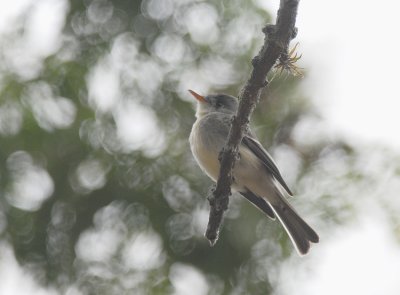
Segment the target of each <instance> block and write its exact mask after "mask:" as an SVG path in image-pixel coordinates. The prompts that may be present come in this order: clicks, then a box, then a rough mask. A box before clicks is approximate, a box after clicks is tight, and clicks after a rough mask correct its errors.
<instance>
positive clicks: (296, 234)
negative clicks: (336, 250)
mask: <svg viewBox="0 0 400 295" xmlns="http://www.w3.org/2000/svg"><path fill="white" fill-rule="evenodd" d="M272 208H273V210H274V212H275V214H276V215H277V216H278V219H279V220H280V221H281V223H282V225H283V226H284V228H285V229H286V231H287V233H288V234H289V237H290V239H291V240H292V242H293V244H294V245H295V247H296V249H297V251H298V252H299V253H300V254H301V255H304V254H307V252H308V250H310V242H312V243H318V241H319V237H318V234H317V233H316V232H315V231H314V230H313V229H312V228H311V227H310V226H309V225H308V224H307V223H306V222H305V221H304V220H303V219H302V218H301V217H300V216H299V215H298V214H297V213H296V211H295V210H294V209H293V208H292V206H291V205H290V204H289V203H288V202H287V201H286V200H285V199H284V198H283V197H280V201H279V204H272Z"/></svg>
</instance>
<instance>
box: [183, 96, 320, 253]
mask: <svg viewBox="0 0 400 295" xmlns="http://www.w3.org/2000/svg"><path fill="white" fill-rule="evenodd" d="M189 92H190V93H191V94H192V95H193V96H194V97H195V98H196V99H197V101H198V103H197V112H196V118H197V120H196V122H195V123H194V124H193V127H192V131H191V133H190V138H189V142H190V148H191V150H192V153H193V155H194V157H195V159H196V161H197V163H198V164H199V166H200V168H201V169H202V170H203V171H204V172H205V173H206V174H207V175H208V176H209V177H210V178H211V179H212V180H214V181H217V179H218V175H219V168H220V163H219V160H218V156H219V152H220V151H221V149H222V148H223V147H224V146H225V143H226V140H227V137H228V133H229V129H230V126H231V119H232V116H233V115H234V114H236V111H237V108H238V105H239V103H238V99H237V98H236V97H233V96H230V95H226V94H215V95H207V96H202V95H199V94H197V93H196V92H194V91H192V90H189ZM239 155H240V157H239V159H238V160H237V161H236V164H235V167H234V170H233V176H234V183H233V184H232V189H233V190H234V191H237V192H239V193H240V194H242V195H243V196H244V197H245V198H246V199H247V200H249V201H250V202H251V203H253V205H255V206H256V207H257V208H259V209H260V210H261V211H263V212H264V213H265V214H266V215H267V216H269V217H270V218H272V219H275V217H278V219H279V221H280V222H281V223H282V225H283V227H284V228H285V230H286V231H287V233H288V234H289V237H290V239H291V240H292V242H293V244H294V245H295V247H296V249H297V251H298V252H299V254H300V255H304V254H306V253H307V252H308V251H309V249H310V242H313V243H318V241H319V237H318V235H317V233H316V232H315V231H314V230H313V229H312V228H311V227H310V226H309V225H308V224H307V223H306V222H305V221H304V220H303V219H302V218H301V217H300V216H299V215H298V214H297V213H296V211H295V210H294V209H293V207H292V206H291V205H290V204H289V203H288V201H287V200H286V196H292V195H293V194H292V192H291V191H290V189H289V187H288V186H287V184H286V183H285V181H284V180H283V178H282V175H281V173H280V172H279V170H278V168H277V166H276V164H275V162H274V161H273V160H272V158H271V156H270V155H269V154H268V152H267V151H266V150H265V149H264V148H263V147H262V145H261V144H260V142H259V141H258V140H257V139H256V138H255V136H254V135H253V134H252V133H251V131H249V132H247V133H246V134H245V135H244V137H243V140H242V142H241V144H240V146H239Z"/></svg>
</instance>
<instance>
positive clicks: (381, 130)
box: [276, 0, 400, 148]
mask: <svg viewBox="0 0 400 295" xmlns="http://www.w3.org/2000/svg"><path fill="white" fill-rule="evenodd" d="M276 2H278V1H276ZM399 8H400V3H399V2H398V1H393V0H382V1H365V0H364V1H363V0H353V1H344V0H339V1H318V0H308V1H301V2H300V10H299V15H298V22H297V24H298V27H299V30H300V32H299V40H300V44H301V51H302V52H303V53H304V54H303V56H304V62H305V63H306V65H307V69H309V70H310V75H309V78H308V79H307V81H306V83H305V86H306V87H305V88H306V90H307V93H308V94H309V95H310V97H311V98H312V99H313V101H314V102H315V103H316V104H317V105H319V106H320V108H321V110H322V113H323V115H324V116H325V118H326V119H327V121H328V122H329V123H330V124H331V126H332V127H333V128H334V129H336V130H339V131H340V133H342V134H344V135H346V136H347V137H348V138H353V139H354V141H356V140H359V139H361V140H363V141H367V142H369V143H383V144H385V145H390V146H392V147H394V148H398V147H400V135H399V126H400V115H399V110H400V100H399V98H400V96H399V90H398V79H399V77H400V76H399V68H400V59H399V58H398V52H400V41H399V38H398V36H399V33H398V28H399V24H398V21H397V20H398V11H399Z"/></svg>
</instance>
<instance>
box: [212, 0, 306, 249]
mask: <svg viewBox="0 0 400 295" xmlns="http://www.w3.org/2000/svg"><path fill="white" fill-rule="evenodd" d="M298 4H299V0H280V7H279V10H278V17H277V21H276V25H267V26H266V27H265V28H264V29H263V32H264V34H265V40H264V45H263V47H262V48H261V50H260V52H259V53H258V55H257V56H256V57H254V58H253V60H252V64H253V71H252V73H251V76H250V78H249V80H248V81H247V83H246V84H245V86H244V87H243V89H242V91H241V94H240V96H239V100H240V103H239V109H238V112H237V114H236V115H235V116H234V117H233V119H232V126H231V129H230V131H229V136H228V141H227V143H226V145H225V147H224V149H223V150H222V151H221V154H220V163H221V168H220V172H219V178H218V182H217V184H216V187H215V189H214V190H213V193H212V194H211V195H210V196H209V197H208V200H209V202H210V207H211V208H210V216H209V221H208V226H207V231H206V234H205V235H206V237H207V239H208V240H209V241H210V243H211V245H214V244H215V243H216V241H217V239H218V233H219V228H220V226H221V223H222V218H223V214H224V211H225V210H227V208H228V203H229V196H230V195H231V185H232V182H233V181H234V179H233V176H232V170H233V167H234V165H235V162H236V159H237V157H238V147H239V144H240V143H241V141H242V138H243V134H244V132H245V130H246V129H247V128H248V123H249V118H250V115H251V114H252V112H253V110H254V108H255V106H256V104H257V102H258V100H259V97H260V93H261V90H262V88H264V87H266V86H267V85H268V82H267V81H266V78H267V74H268V72H269V71H270V70H271V69H272V67H273V66H274V65H275V63H276V61H277V60H278V58H281V59H280V62H284V59H285V57H287V56H289V54H288V46H289V43H290V41H291V40H292V39H293V38H294V37H295V36H296V34H297V29H296V27H295V22H296V15H297V7H298Z"/></svg>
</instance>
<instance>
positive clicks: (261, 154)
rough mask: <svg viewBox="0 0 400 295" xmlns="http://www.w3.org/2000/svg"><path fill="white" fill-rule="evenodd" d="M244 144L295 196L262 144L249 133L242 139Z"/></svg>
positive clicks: (289, 192)
mask: <svg viewBox="0 0 400 295" xmlns="http://www.w3.org/2000/svg"><path fill="white" fill-rule="evenodd" d="M242 143H243V144H244V145H245V146H246V147H247V148H248V149H249V150H251V151H252V152H253V153H254V154H255V155H256V156H257V158H259V159H260V160H261V161H262V163H263V164H264V165H265V168H266V169H267V171H268V172H269V173H271V174H272V175H273V176H274V178H275V179H276V180H277V181H278V182H279V183H280V184H281V185H282V186H283V187H284V189H285V190H286V192H287V193H288V194H289V195H290V196H293V193H292V192H291V190H290V189H289V187H288V185H287V184H286V182H285V181H284V180H283V178H282V175H281V173H280V172H279V169H278V167H276V164H275V162H274V160H273V159H272V157H271V156H270V155H269V154H268V152H267V151H266V150H265V149H264V148H263V147H262V145H261V143H259V142H258V140H256V139H255V138H253V137H252V134H251V133H248V134H247V135H245V136H244V137H243V139H242Z"/></svg>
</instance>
